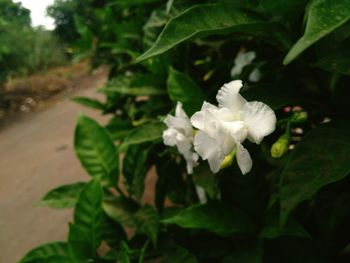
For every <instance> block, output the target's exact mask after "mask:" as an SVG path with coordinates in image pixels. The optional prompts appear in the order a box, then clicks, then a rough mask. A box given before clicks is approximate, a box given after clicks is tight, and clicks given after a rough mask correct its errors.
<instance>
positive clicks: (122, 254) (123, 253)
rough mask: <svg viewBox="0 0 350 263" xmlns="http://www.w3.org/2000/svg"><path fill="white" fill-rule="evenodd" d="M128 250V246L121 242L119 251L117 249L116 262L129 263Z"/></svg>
mask: <svg viewBox="0 0 350 263" xmlns="http://www.w3.org/2000/svg"><path fill="white" fill-rule="evenodd" d="M130 252H131V251H130V248H129V247H128V245H127V244H126V243H125V242H122V243H121V244H120V249H119V253H118V262H120V263H130V262H131V261H130V257H129V254H130Z"/></svg>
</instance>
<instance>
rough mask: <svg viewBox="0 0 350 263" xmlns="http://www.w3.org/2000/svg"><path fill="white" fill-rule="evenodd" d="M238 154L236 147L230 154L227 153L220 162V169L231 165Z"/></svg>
mask: <svg viewBox="0 0 350 263" xmlns="http://www.w3.org/2000/svg"><path fill="white" fill-rule="evenodd" d="M235 156H236V148H235V149H234V150H233V151H232V152H231V153H230V154H228V155H226V157H225V159H224V160H223V161H222V162H221V164H220V170H221V169H225V168H227V167H230V166H231V165H232V163H233V159H234V158H235Z"/></svg>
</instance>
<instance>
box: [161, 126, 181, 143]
mask: <svg viewBox="0 0 350 263" xmlns="http://www.w3.org/2000/svg"><path fill="white" fill-rule="evenodd" d="M177 135H178V131H177V130H175V129H173V128H169V129H166V130H165V131H164V132H163V141H164V144H165V145H168V146H175V145H176V143H177V140H176V136H177Z"/></svg>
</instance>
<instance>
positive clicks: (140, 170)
mask: <svg viewBox="0 0 350 263" xmlns="http://www.w3.org/2000/svg"><path fill="white" fill-rule="evenodd" d="M148 154H149V149H148V148H146V149H145V146H143V145H140V146H138V145H132V146H130V147H129V148H128V150H127V151H126V153H125V156H124V160H123V176H124V178H125V182H126V185H127V189H128V192H129V194H130V195H131V196H134V197H136V198H137V199H138V200H139V199H140V198H141V197H142V195H143V190H144V187H145V182H144V180H145V177H146V173H147V170H148V168H149V167H148V166H147V161H148Z"/></svg>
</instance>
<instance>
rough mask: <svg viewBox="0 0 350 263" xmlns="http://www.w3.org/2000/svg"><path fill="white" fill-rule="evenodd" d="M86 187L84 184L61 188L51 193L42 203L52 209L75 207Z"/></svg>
mask: <svg viewBox="0 0 350 263" xmlns="http://www.w3.org/2000/svg"><path fill="white" fill-rule="evenodd" d="M85 186H86V183H83V182H80V183H75V184H68V185H62V186H59V187H57V188H55V189H52V190H51V191H49V192H48V193H47V194H46V195H45V196H44V197H43V198H42V199H41V201H40V203H41V204H44V205H47V206H48V207H51V208H68V207H73V206H75V204H76V202H77V200H78V197H79V195H80V192H81V191H82V190H83V188H84V187H85Z"/></svg>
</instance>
